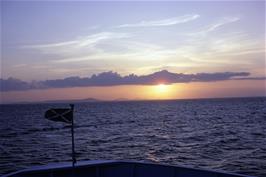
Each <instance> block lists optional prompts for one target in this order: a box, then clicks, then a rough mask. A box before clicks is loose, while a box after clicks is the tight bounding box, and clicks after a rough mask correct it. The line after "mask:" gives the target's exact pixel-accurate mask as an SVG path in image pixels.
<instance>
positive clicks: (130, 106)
mask: <svg viewBox="0 0 266 177" xmlns="http://www.w3.org/2000/svg"><path fill="white" fill-rule="evenodd" d="M54 107H68V104H21V105H1V111H0V116H1V124H0V137H1V138H0V175H1V174H5V173H8V172H11V171H16V170H19V169H23V168H27V167H31V166H33V165H42V164H48V163H52V162H61V161H71V134H70V127H69V126H68V125H66V124H64V123H58V122H52V121H48V120H46V119H44V117H43V116H44V112H45V111H46V110H47V109H49V108H54ZM75 123H76V128H75V137H76V151H77V153H78V155H77V156H78V160H93V159H124V160H125V159H127V160H138V161H148V162H159V163H164V164H172V165H182V166H190V167H196V168H203V169H218V170H224V171H228V172H236V173H242V174H250V175H255V176H261V177H262V176H266V98H265V97H264V98H231V99H202V100H175V101H174V100H172V101H134V102H126V101H125V102H94V103H76V104H75Z"/></svg>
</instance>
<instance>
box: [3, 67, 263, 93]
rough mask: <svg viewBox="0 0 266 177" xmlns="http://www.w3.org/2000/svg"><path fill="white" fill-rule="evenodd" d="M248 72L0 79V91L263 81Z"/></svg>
mask: <svg viewBox="0 0 266 177" xmlns="http://www.w3.org/2000/svg"><path fill="white" fill-rule="evenodd" d="M249 75H250V73H248V72H220V73H198V74H183V73H171V72H168V71H166V70H162V71H159V72H155V73H152V74H149V75H143V76H137V75H134V74H131V75H128V76H121V75H119V74H118V73H116V72H112V71H110V72H103V73H100V74H98V75H95V74H94V75H92V76H91V77H86V78H80V77H68V78H65V79H56V80H45V81H33V82H24V81H21V80H19V79H14V78H8V79H0V89H1V91H21V90H30V89H48V88H68V87H85V86H115V85H154V84H158V83H164V84H171V83H188V82H214V81H223V80H236V79H237V80H265V77H261V78H249V77H247V76H249Z"/></svg>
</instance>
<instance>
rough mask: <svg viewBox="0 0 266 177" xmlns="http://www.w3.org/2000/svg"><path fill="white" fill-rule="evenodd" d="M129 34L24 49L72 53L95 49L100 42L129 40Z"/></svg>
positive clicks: (90, 36) (99, 36)
mask: <svg viewBox="0 0 266 177" xmlns="http://www.w3.org/2000/svg"><path fill="white" fill-rule="evenodd" d="M129 36H130V35H129V34H127V33H115V32H101V33H96V34H91V35H88V36H81V37H77V38H76V39H75V40H69V41H63V42H55V43H48V44H36V45H25V46H22V47H23V48H30V49H38V50H40V51H42V52H44V53H59V54H60V53H61V54H62V53H70V52H76V51H79V50H81V49H84V48H88V47H93V46H95V45H96V44H98V43H99V42H102V41H107V40H111V39H122V38H127V37H129Z"/></svg>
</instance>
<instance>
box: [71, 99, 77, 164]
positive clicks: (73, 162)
mask: <svg viewBox="0 0 266 177" xmlns="http://www.w3.org/2000/svg"><path fill="white" fill-rule="evenodd" d="M70 107H71V110H72V114H73V117H72V121H71V124H72V126H71V134H72V167H74V166H75V163H76V157H75V141H74V104H70Z"/></svg>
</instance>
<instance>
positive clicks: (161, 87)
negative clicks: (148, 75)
mask: <svg viewBox="0 0 266 177" xmlns="http://www.w3.org/2000/svg"><path fill="white" fill-rule="evenodd" d="M156 90H157V92H159V93H165V92H167V91H168V90H169V86H167V85H165V84H159V85H157V86H156Z"/></svg>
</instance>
